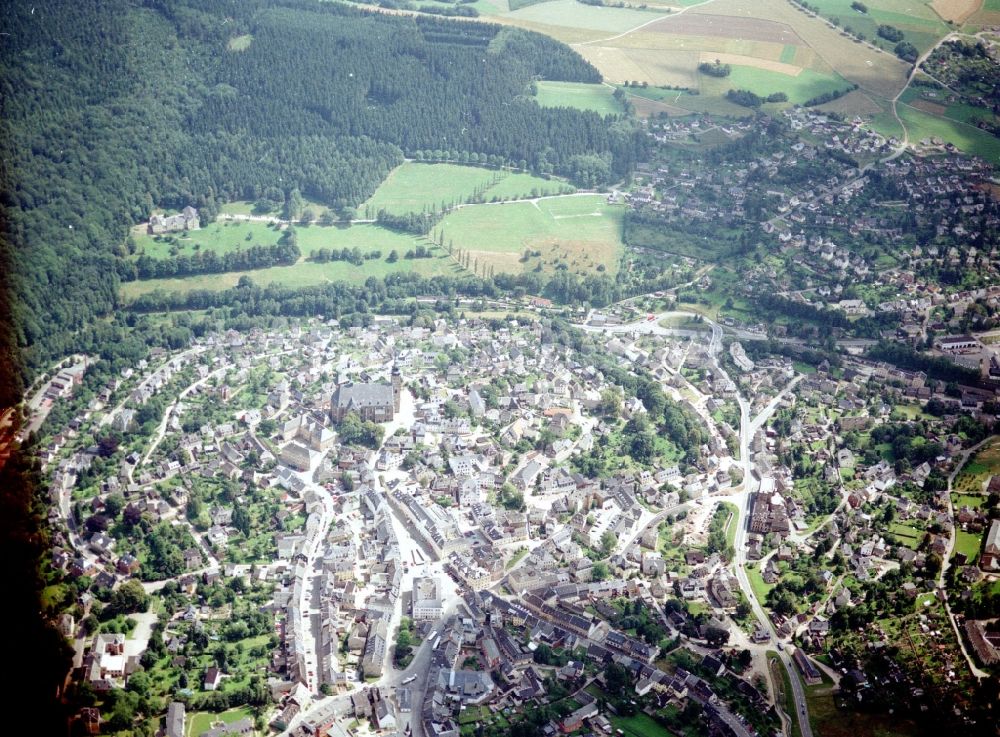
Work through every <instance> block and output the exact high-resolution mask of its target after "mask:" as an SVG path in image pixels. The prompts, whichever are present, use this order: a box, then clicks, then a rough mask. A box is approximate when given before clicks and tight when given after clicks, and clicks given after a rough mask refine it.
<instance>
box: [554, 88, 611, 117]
mask: <svg viewBox="0 0 1000 737" xmlns="http://www.w3.org/2000/svg"><path fill="white" fill-rule="evenodd" d="M537 84H538V94H537V95H536V96H535V99H536V100H537V101H538V104H539V105H541V106H542V107H572V108H576V109H578V110H593V111H594V112H595V113H600V114H601V115H621V114H622V113H623V112H624V110H623V108H622V106H621V105H620V104H619V102H618V101H617V100H616V99H615V98H614V97H613V95H614V90H613V89H612V88H610V87H608V86H606V85H603V84H584V83H582V82H538V83H537Z"/></svg>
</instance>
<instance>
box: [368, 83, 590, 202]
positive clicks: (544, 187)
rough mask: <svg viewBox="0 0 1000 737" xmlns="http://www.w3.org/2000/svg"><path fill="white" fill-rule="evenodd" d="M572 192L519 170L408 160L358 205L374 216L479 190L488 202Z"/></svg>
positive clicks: (461, 198) (455, 198)
mask: <svg viewBox="0 0 1000 737" xmlns="http://www.w3.org/2000/svg"><path fill="white" fill-rule="evenodd" d="M585 86H589V85H585ZM605 89H606V88H605ZM571 191H573V187H571V186H570V185H568V184H566V183H565V182H562V181H559V180H554V179H542V178H541V177H535V176H532V175H530V174H524V173H520V172H509V171H500V170H496V169H485V168H483V167H479V166H462V165H459V164H419V163H415V162H406V163H405V164H403V165H402V166H399V167H397V168H395V169H394V170H393V171H392V172H390V174H389V176H388V177H387V178H386V180H385V181H384V182H382V184H380V185H379V187H378V189H376V190H375V193H374V194H373V195H372V196H371V198H370V199H368V201H367V202H365V203H363V204H362V205H361V206H360V207H359V208H358V212H359V216H360V217H365V218H372V217H375V215H376V214H377V213H378V211H379V210H382V209H384V210H386V211H387V212H390V213H393V214H404V213H408V212H422V211H424V210H425V209H426V210H442V209H446V208H448V207H452V206H454V205H457V204H461V203H464V202H465V201H466V199H467V198H468V197H470V196H472V195H474V194H475V193H477V192H478V193H481V196H482V198H483V199H485V200H487V201H489V200H492V199H493V198H497V199H522V198H525V197H537V196H539V195H553V194H563V193H565V192H571Z"/></svg>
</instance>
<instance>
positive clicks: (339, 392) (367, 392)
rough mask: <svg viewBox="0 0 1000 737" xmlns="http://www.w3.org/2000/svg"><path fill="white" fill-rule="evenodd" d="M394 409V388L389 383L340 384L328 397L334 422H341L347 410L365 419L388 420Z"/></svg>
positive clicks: (374, 420) (372, 420) (373, 420)
mask: <svg viewBox="0 0 1000 737" xmlns="http://www.w3.org/2000/svg"><path fill="white" fill-rule="evenodd" d="M395 409H396V398H395V390H394V387H393V386H392V385H390V384H342V385H341V386H338V387H337V389H336V391H335V392H334V393H333V396H332V397H331V398H330V417H331V418H333V421H334V422H342V421H343V420H344V418H345V417H346V416H347V414H348V413H349V412H354V413H355V414H357V415H358V417H360V418H361V419H362V420H365V421H371V422H389V421H391V420H392V418H393V416H394V414H395Z"/></svg>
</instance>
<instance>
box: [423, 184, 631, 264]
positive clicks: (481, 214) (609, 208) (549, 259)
mask: <svg viewBox="0 0 1000 737" xmlns="http://www.w3.org/2000/svg"><path fill="white" fill-rule="evenodd" d="M623 214H624V212H623V208H622V207H620V206H617V205H608V204H607V203H606V200H605V198H604V196H603V195H569V196H565V197H552V198H547V199H541V200H537V201H530V202H512V203H504V204H498V205H480V206H475V207H465V208H462V209H460V210H456V211H454V212H452V213H449V214H448V215H446V216H445V218H444V219H443V220H442V221H441V223H440V224H439V226H438V229H437V230H436V231H435V233H443V241H444V242H445V243H446V244H450V245H452V246H453V248H454V251H455V253H456V256H457V255H458V253H457V252H458V251H462V252H463V253H467V254H468V259H469V261H468V268H470V269H473V270H477V271H478V273H480V274H483V273H487V272H488V271H489V269H491V268H492V269H493V270H494V271H495V272H508V273H519V272H526V271H532V270H536V269H540V270H541V271H545V272H552V271H555V270H556V269H557V268H558V267H559V266H560V265H565V267H566V268H568V270H569V271H571V272H577V273H581V274H593V273H596V272H597V271H604V272H606V273H608V274H613V273H614V272H615V270H616V268H617V264H618V259H619V256H620V255H621V253H622V251H623V244H622V237H621V236H622V217H623ZM432 239H434V233H432ZM526 252H527V253H526ZM526 255H527V258H525V256H526Z"/></svg>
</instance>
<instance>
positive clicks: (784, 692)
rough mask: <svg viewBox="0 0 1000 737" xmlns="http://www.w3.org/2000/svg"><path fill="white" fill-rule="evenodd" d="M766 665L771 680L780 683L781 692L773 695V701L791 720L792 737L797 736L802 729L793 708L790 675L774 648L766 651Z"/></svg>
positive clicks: (793, 700) (793, 697)
mask: <svg viewBox="0 0 1000 737" xmlns="http://www.w3.org/2000/svg"><path fill="white" fill-rule="evenodd" d="M767 666H768V668H770V669H771V680H772V681H773V682H774V683H775V684H780V686H779V688H780V689H781V693H780V694H775V695H774V701H775V703H777V704H780V705H781V708H782V709H783V710H784V711H785V714H787V715H788V718H789V719H790V720H791V722H792V729H791V734H792V737H799V735H801V734H802V729H801V728H800V727H799V715H798V712H797V711H796V709H795V696H794V695H793V694H792V680H791V676H790V675H789V674H788V670H787V669H786V668H785V664H784V663H782V662H781V659H780V658H779V657H778V653H776V652H775V651H774V650H768V651H767Z"/></svg>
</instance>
